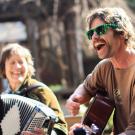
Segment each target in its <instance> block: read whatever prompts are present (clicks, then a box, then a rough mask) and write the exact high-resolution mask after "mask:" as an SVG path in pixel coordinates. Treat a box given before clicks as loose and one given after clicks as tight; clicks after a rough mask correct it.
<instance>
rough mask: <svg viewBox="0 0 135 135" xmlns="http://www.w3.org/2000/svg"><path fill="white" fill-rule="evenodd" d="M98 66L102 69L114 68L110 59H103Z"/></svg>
mask: <svg viewBox="0 0 135 135" xmlns="http://www.w3.org/2000/svg"><path fill="white" fill-rule="evenodd" d="M98 66H101V67H112V66H113V65H112V63H111V61H110V60H109V59H103V60H101V61H100V62H99V63H98Z"/></svg>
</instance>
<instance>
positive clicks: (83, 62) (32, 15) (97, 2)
mask: <svg viewBox="0 0 135 135" xmlns="http://www.w3.org/2000/svg"><path fill="white" fill-rule="evenodd" d="M106 6H111V7H113V6H117V7H122V8H124V9H125V10H126V12H127V13H128V15H129V16H130V17H131V19H132V21H133V24H134V25H135V15H134V13H135V0H109V1H108V0H0V48H1V47H2V46H4V45H5V44H6V43H10V42H19V43H21V44H22V45H24V46H26V47H28V48H29V49H30V50H31V53H32V55H33V58H34V62H35V68H36V71H37V72H36V78H37V79H39V80H40V81H42V82H44V83H45V84H47V85H48V86H49V87H51V89H52V90H53V91H54V92H55V94H56V96H57V98H58V99H59V102H60V103H61V106H62V109H63V110H64V113H65V114H67V113H68V112H67V110H65V108H64V103H65V101H66V99H67V98H68V97H69V95H70V94H71V93H72V92H73V91H74V89H75V88H76V87H77V86H78V84H80V83H81V82H82V81H83V79H84V78H85V77H86V75H87V74H88V73H90V72H91V71H92V69H93V68H94V67H95V65H96V64H97V63H98V62H99V59H98V58H97V56H96V54H95V52H94V50H93V48H92V45H90V42H89V40H88V39H87V37H86V35H85V31H86V16H87V15H88V14H89V13H90V12H91V10H92V9H94V8H98V7H106ZM4 89H6V80H3V79H0V90H1V91H2V90H4Z"/></svg>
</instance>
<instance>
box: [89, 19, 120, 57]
mask: <svg viewBox="0 0 135 135" xmlns="http://www.w3.org/2000/svg"><path fill="white" fill-rule="evenodd" d="M102 24H104V22H103V21H102V20H100V19H98V18H96V19H94V20H93V22H92V24H91V29H94V28H96V27H98V26H100V25H102ZM91 44H92V45H93V47H94V48H95V50H96V52H97V55H98V57H99V58H100V59H104V58H110V57H113V56H114V55H115V53H116V52H117V51H118V50H119V44H120V42H119V38H118V36H117V37H116V36H114V31H113V29H112V28H108V29H107V30H106V32H105V33H104V34H101V35H99V34H97V33H96V32H94V33H93V35H92V36H91Z"/></svg>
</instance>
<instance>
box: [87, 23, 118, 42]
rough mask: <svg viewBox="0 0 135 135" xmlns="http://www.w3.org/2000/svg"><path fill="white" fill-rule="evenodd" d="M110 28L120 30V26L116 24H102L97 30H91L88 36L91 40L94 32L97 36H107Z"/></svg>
mask: <svg viewBox="0 0 135 135" xmlns="http://www.w3.org/2000/svg"><path fill="white" fill-rule="evenodd" d="M109 28H112V29H116V28H118V25H117V24H114V23H108V24H102V25H100V26H97V27H96V28H95V29H90V30H89V31H87V32H86V35H87V37H88V39H89V40H91V39H92V36H93V34H94V32H96V34H97V35H98V36H100V35H103V34H105V33H106V32H107V30H108V29H109Z"/></svg>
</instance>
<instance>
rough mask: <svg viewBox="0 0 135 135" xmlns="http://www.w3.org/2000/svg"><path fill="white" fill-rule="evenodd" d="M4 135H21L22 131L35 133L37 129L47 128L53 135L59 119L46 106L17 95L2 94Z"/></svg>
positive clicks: (1, 107)
mask: <svg viewBox="0 0 135 135" xmlns="http://www.w3.org/2000/svg"><path fill="white" fill-rule="evenodd" d="M0 110H1V116H0V118H1V122H0V126H1V132H2V135H20V134H21V132H22V131H33V129H34V128H35V127H38V128H42V127H44V128H46V132H47V135H50V134H51V130H52V128H53V125H54V123H55V122H56V121H57V117H56V115H55V113H54V111H53V110H52V109H51V108H49V107H48V106H46V105H45V104H43V103H41V102H39V101H36V100H33V99H30V98H26V97H23V96H19V95H15V94H2V95H1V98H0Z"/></svg>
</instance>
